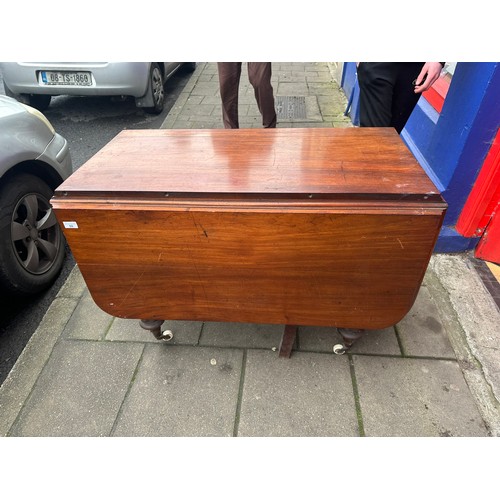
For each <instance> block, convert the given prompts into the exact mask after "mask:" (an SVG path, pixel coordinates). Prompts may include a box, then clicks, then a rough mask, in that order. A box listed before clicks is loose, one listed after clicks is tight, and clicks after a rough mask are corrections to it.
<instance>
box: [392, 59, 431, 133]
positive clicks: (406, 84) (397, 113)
mask: <svg viewBox="0 0 500 500" xmlns="http://www.w3.org/2000/svg"><path fill="white" fill-rule="evenodd" d="M423 65H424V63H422V62H416V63H397V66H398V74H397V78H396V81H395V85H394V96H393V99H392V113H391V114H392V118H391V126H392V127H394V128H395V129H396V130H397V132H398V134H400V133H401V131H402V130H403V128H404V126H405V125H406V122H407V121H408V118H410V115H411V113H412V111H413V109H414V108H415V106H416V105H417V102H418V100H419V98H420V96H421V94H415V92H414V87H413V81H414V80H415V78H417V76H418V75H419V73H420V71H421V69H422V66H423Z"/></svg>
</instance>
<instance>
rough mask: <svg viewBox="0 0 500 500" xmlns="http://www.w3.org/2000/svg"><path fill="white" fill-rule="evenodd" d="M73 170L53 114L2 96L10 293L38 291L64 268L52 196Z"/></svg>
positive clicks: (2, 234)
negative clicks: (51, 200) (51, 118)
mask: <svg viewBox="0 0 500 500" xmlns="http://www.w3.org/2000/svg"><path fill="white" fill-rule="evenodd" d="M72 170H73V168H72V162H71V156H70V152H69V147H68V142H67V141H66V139H64V138H63V137H62V136H61V135H59V134H57V133H56V131H55V130H54V128H53V127H52V125H51V124H50V122H49V121H48V120H47V118H46V117H45V116H44V115H43V114H42V113H41V112H40V111H38V110H36V109H34V108H32V107H30V106H27V105H25V104H22V103H20V102H18V101H16V100H15V99H12V98H10V97H6V96H4V95H0V289H1V290H2V291H5V292H7V293H8V294H9V295H18V296H26V295H31V294H34V293H38V292H40V291H42V290H43V289H45V288H47V287H49V286H50V285H51V284H52V283H53V281H55V279H56V278H57V276H58V274H59V272H60V271H61V267H62V264H63V261H64V256H65V240H64V236H63V234H62V231H61V228H60V227H59V224H58V223H57V220H56V217H55V215H54V213H53V211H52V207H51V205H50V199H51V197H52V195H53V192H54V190H55V188H56V187H57V186H58V185H59V184H60V183H61V182H62V181H63V180H65V179H66V178H67V177H69V176H70V175H71V173H72Z"/></svg>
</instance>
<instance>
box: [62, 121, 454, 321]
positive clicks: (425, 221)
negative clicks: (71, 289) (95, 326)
mask: <svg viewBox="0 0 500 500" xmlns="http://www.w3.org/2000/svg"><path fill="white" fill-rule="evenodd" d="M52 204H53V206H54V209H55V212H56V215H57V217H58V219H59V221H60V223H61V225H62V226H63V229H64V232H65V235H66V238H67V240H68V243H69V245H70V247H71V249H72V252H73V254H74V256H75V259H76V261H77V263H78V265H79V267H80V270H81V272H82V275H83V277H84V279H85V281H86V283H87V285H88V287H89V290H90V292H91V294H92V297H93V298H94V300H95V302H96V303H97V304H98V305H99V306H100V307H101V308H102V309H103V310H105V311H107V312H108V313H110V314H112V315H114V316H119V317H124V318H143V319H184V320H200V321H230V322H254V323H276V324H289V325H320V326H336V327H343V328H366V329H380V328H385V327H387V326H390V325H393V324H395V323H397V322H398V321H399V320H400V319H402V317H404V315H405V314H407V312H408V311H409V309H410V308H411V306H412V305H413V302H414V300H415V298H416V295H417V293H418V289H419V287H420V284H421V282H422V279H423V276H424V273H425V270H426V268H427V265H428V262H429V259H430V256H431V253H432V249H433V247H434V244H435V242H436V239H437V236H438V233H439V229H440V227H441V224H442V219H443V216H444V212H445V209H446V204H445V203H444V201H443V200H442V198H441V196H440V195H439V193H438V192H437V190H436V188H435V186H434V185H433V184H432V183H431V181H430V180H429V178H428V177H427V175H426V174H425V172H424V171H423V170H422V168H421V167H420V166H419V165H418V163H417V162H416V161H415V159H414V158H413V156H412V155H411V153H409V151H408V150H407V149H406V147H405V146H404V144H403V143H402V141H401V139H400V138H399V136H398V135H397V134H396V133H395V132H394V131H393V130H392V129H354V128H353V129H275V130H262V129H246V130H244V129H241V130H232V131H231V130H209V131H203V130H202V131H199V130H196V131H189V130H181V131H173V130H146V131H125V132H122V133H121V134H119V135H118V136H117V137H116V138H115V139H114V140H112V141H111V142H110V143H109V144H108V145H107V146H106V147H105V148H104V149H103V150H101V151H100V152H99V153H98V154H97V155H96V156H95V157H94V158H92V159H91V160H90V161H89V162H88V163H87V164H85V165H83V166H82V167H81V168H80V169H79V170H78V171H77V172H76V173H75V174H73V176H72V177H70V178H69V179H68V180H67V181H66V182H65V183H64V184H63V185H62V186H61V187H60V188H59V189H58V191H57V192H56V195H55V197H54V198H53V200H52ZM68 222H69V223H70V225H73V226H77V227H73V228H70V227H65V226H67V225H68Z"/></svg>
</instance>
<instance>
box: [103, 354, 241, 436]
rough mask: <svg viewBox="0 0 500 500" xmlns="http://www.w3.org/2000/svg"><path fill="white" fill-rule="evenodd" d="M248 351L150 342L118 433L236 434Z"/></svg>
mask: <svg viewBox="0 0 500 500" xmlns="http://www.w3.org/2000/svg"><path fill="white" fill-rule="evenodd" d="M242 360H243V351H241V350H236V349H214V348H203V347H200V348H198V347H197V348H193V347H183V346H167V345H152V344H150V345H147V346H146V348H145V350H144V355H143V357H142V360H141V363H140V366H139V368H138V370H137V374H136V377H135V381H134V385H133V387H132V388H131V390H130V392H129V394H128V396H127V398H126V400H125V401H124V404H123V407H122V410H121V413H120V416H119V418H118V420H117V424H116V426H115V428H114V430H113V435H115V436H170V437H192V436H200V437H202V436H217V437H224V436H226V437H227V436H232V435H233V432H234V424H235V419H236V411H237V403H238V394H239V388H240V379H241V370H242Z"/></svg>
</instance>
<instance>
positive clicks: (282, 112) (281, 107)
mask: <svg viewBox="0 0 500 500" xmlns="http://www.w3.org/2000/svg"><path fill="white" fill-rule="evenodd" d="M275 107H276V114H277V115H278V119H282V120H305V119H307V113H306V98H305V96H276V98H275Z"/></svg>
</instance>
